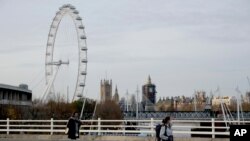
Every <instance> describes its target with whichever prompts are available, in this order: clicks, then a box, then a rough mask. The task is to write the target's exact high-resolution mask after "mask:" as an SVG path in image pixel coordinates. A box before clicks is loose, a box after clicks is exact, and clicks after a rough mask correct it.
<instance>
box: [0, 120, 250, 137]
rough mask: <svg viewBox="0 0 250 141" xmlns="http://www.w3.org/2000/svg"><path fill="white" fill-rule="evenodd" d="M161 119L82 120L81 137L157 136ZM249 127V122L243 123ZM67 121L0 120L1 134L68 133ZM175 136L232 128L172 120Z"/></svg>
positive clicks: (217, 132) (219, 123)
mask: <svg viewBox="0 0 250 141" xmlns="http://www.w3.org/2000/svg"><path fill="white" fill-rule="evenodd" d="M230 122H231V124H242V123H243V121H233V122H232V121H230ZM160 123H161V120H155V119H153V118H151V119H150V120H101V119H100V118H99V119H98V120H82V126H81V129H80V132H81V134H85V135H86V134H87V135H110V136H118V135H119V136H154V135H155V126H156V125H157V124H160ZM244 123H245V124H249V123H250V121H244ZM66 124H67V120H54V119H53V118H51V119H50V120H9V119H6V120H0V134H7V135H8V134H50V135H53V134H65V129H66ZM173 133H174V136H182V135H185V136H188V137H191V136H193V135H196V136H204V135H205V136H209V137H211V138H215V137H217V136H218V135H219V136H228V135H229V127H226V125H225V121H222V120H217V119H213V118H212V119H206V120H173Z"/></svg>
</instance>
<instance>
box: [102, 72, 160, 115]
mask: <svg viewBox="0 0 250 141" xmlns="http://www.w3.org/2000/svg"><path fill="white" fill-rule="evenodd" d="M112 92H113V91H112V80H106V79H104V80H101V82H100V98H101V100H100V101H101V102H105V101H109V100H113V101H115V102H116V103H117V104H120V106H121V105H123V106H121V107H124V105H130V106H131V107H134V106H135V105H133V104H134V103H137V102H136V101H137V100H136V99H135V96H132V98H134V99H132V98H131V99H130V100H129V99H126V100H125V98H121V100H120V99H119V94H118V89H117V86H116V87H115V92H114V94H112ZM131 101H132V102H131ZM155 104H156V86H155V84H153V83H152V82H151V77H150V76H148V79H147V81H146V83H145V84H144V85H143V86H142V98H141V104H140V105H141V108H142V110H143V111H154V109H155Z"/></svg>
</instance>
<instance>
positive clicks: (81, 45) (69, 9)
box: [42, 4, 88, 101]
mask: <svg viewBox="0 0 250 141" xmlns="http://www.w3.org/2000/svg"><path fill="white" fill-rule="evenodd" d="M65 16H69V17H71V19H72V21H73V23H74V28H75V29H76V34H77V35H76V38H77V46H78V48H75V49H77V51H78V54H75V56H78V58H77V74H76V76H75V77H76V82H74V83H75V86H74V91H73V93H74V94H73V98H72V101H74V100H76V99H77V97H78V98H81V97H82V96H83V90H84V87H85V81H86V75H87V62H88V60H87V43H86V33H85V31H84V29H85V27H84V26H83V24H82V18H81V17H80V16H79V12H78V11H77V10H76V8H75V7H74V6H72V5H71V4H65V5H63V6H62V7H60V8H59V11H58V12H56V15H55V17H54V18H53V21H52V23H51V26H50V30H49V34H48V39H47V46H46V54H45V79H46V88H45V90H44V92H43V98H42V99H44V98H47V97H48V96H49V95H51V94H53V90H54V82H55V79H56V77H57V73H58V70H59V68H60V66H61V65H65V64H66V65H68V64H69V63H70V60H62V59H58V60H57V58H55V57H54V56H55V55H54V54H55V53H54V52H55V40H56V37H57V32H58V29H59V25H60V23H61V21H62V19H63V18H64V17H65Z"/></svg>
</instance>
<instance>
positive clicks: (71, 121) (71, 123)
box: [67, 117, 81, 139]
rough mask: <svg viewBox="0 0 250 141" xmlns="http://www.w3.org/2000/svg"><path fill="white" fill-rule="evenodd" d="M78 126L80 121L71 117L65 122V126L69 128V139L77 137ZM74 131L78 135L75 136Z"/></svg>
mask: <svg viewBox="0 0 250 141" xmlns="http://www.w3.org/2000/svg"><path fill="white" fill-rule="evenodd" d="M76 123H78V131H76ZM80 127H81V121H80V120H78V119H75V118H72V117H71V118H70V119H69V121H68V123H67V128H69V131H68V138H70V139H76V138H79V130H80ZM76 133H77V134H78V136H76Z"/></svg>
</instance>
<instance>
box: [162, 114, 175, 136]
mask: <svg viewBox="0 0 250 141" xmlns="http://www.w3.org/2000/svg"><path fill="white" fill-rule="evenodd" d="M160 138H161V141H173V140H174V138H173V130H172V123H171V119H170V117H166V118H165V119H164V120H163V125H162V127H161V131H160Z"/></svg>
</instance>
